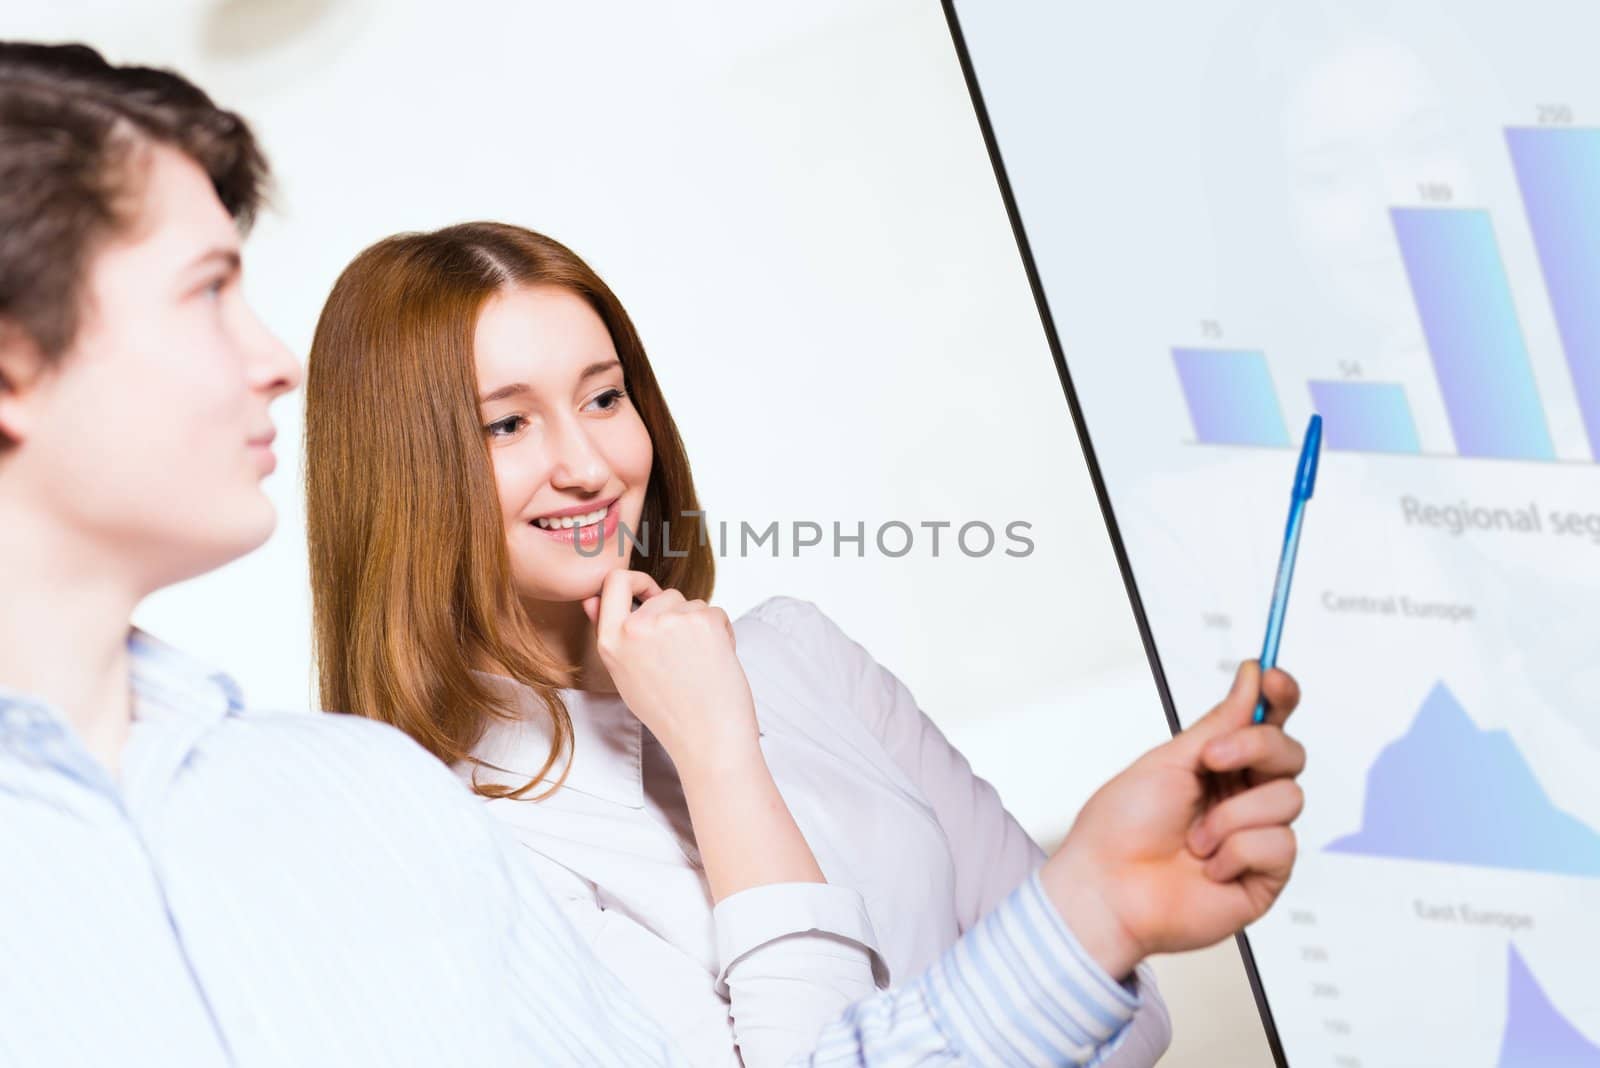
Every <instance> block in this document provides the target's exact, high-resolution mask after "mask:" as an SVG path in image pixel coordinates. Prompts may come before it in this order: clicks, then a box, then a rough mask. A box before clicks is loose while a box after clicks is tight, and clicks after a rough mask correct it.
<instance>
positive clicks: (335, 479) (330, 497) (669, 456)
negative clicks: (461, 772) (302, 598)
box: [305, 222, 715, 797]
mask: <svg viewBox="0 0 1600 1068" xmlns="http://www.w3.org/2000/svg"><path fill="white" fill-rule="evenodd" d="M516 285H555V286H561V287H563V288H566V289H568V290H571V291H572V292H574V293H577V294H578V295H579V296H582V297H583V298H584V299H585V300H587V301H588V302H589V304H590V306H591V307H593V308H594V310H595V312H596V313H597V314H598V315H599V316H600V318H601V320H602V321H603V322H604V323H605V325H606V329H607V330H608V331H609V332H610V334H611V340H612V343H613V344H614V345H615V346H616V350H617V356H618V358H619V359H620V360H621V361H622V371H623V379H624V384H625V388H626V390H627V392H628V395H629V398H630V400H631V402H632V403H633V404H634V406H635V407H636V408H637V410H638V412H639V415H640V417H641V419H642V420H643V422H644V425H645V428H646V430H647V431H648V432H649V434H650V442H651V446H652V448H653V451H654V462H653V465H652V467H651V471H650V481H649V484H648V486H647V488H646V493H645V502H644V510H643V514H642V515H641V517H640V520H641V523H640V526H641V530H642V531H645V532H650V533H651V537H650V538H649V539H648V540H649V543H650V549H651V551H650V552H649V553H645V552H643V551H641V548H640V547H639V546H638V545H636V546H635V547H634V550H633V554H632V558H631V560H630V562H629V567H630V568H633V569H635V570H640V571H644V572H647V573H648V574H649V575H650V576H651V577H652V578H654V579H655V580H656V582H657V583H658V584H660V586H661V587H662V588H663V589H665V588H668V587H671V588H675V589H677V590H679V591H680V592H682V593H683V595H684V596H685V597H687V598H690V599H693V598H708V597H709V596H710V592H711V587H712V583H713V578H714V568H715V565H714V560H713V557H712V553H711V548H710V544H709V542H710V539H709V538H707V537H705V534H704V528H703V519H701V518H695V517H692V516H691V515H689V513H693V512H695V511H697V510H698V507H699V506H698V504H697V503H696V500H695V492H694V482H693V479H692V478H691V477H690V473H689V462H688V458H687V457H686V456H685V454H684V449H683V442H682V440H681V439H680V438H679V436H678V430H677V427H676V425H675V424H674V423H673V421H672V416H671V414H670V413H669V412H668V410H667V405H666V401H665V400H664V399H663V398H662V396H661V390H660V388H659V387H658V386H657V384H656V379H655V375H654V373H653V372H652V371H651V369H650V363H649V361H648V360H647V359H646V357H645V351H644V346H643V345H642V344H641V343H640V341H639V336H638V334H637V332H636V331H635V330H634V328H633V323H632V322H631V321H630V320H629V318H628V313H627V312H626V311H624V310H623V307H622V304H621V302H620V301H618V300H617V298H616V296H615V295H614V294H613V293H612V292H611V290H610V288H608V287H607V286H606V284H605V283H604V282H603V281H601V279H600V277H599V275H597V274H596V273H595V272H594V271H593V270H592V269H591V268H590V267H589V266H588V265H587V264H586V263H584V262H583V260H581V259H579V258H578V256H577V255H576V254H574V253H573V252H572V251H571V250H570V249H568V248H567V247H566V246H564V245H562V244H560V243H559V242H557V241H554V240H552V239H550V238H548V237H545V236H543V235H541V234H536V233H534V232H532V231H530V230H525V229H522V228H521V227H516V226H510V225H506V224H503V223H492V222H477V223H464V224H461V225H458V226H449V227H445V228H444V229H442V230H435V231H433V232H431V233H409V234H398V235H396V236H394V237H390V238H387V239H385V240H383V241H380V242H378V243H377V244H375V245H373V246H371V247H370V248H368V249H366V250H365V251H364V252H362V253H361V254H360V255H359V256H357V257H356V258H355V260H354V261H353V262H352V263H351V264H350V266H348V267H346V268H345V270H344V272H343V273H342V274H341V275H340V276H339V280H338V281H337V282H336V283H335V284H334V287H333V292H332V293H331V294H330V295H329V297H328V302H327V304H326V305H325V306H324V307H323V309H322V316H321V318H320V319H319V320H318V322H317V330H316V336H315V338H314V339H313V341H312V343H311V355H310V358H309V360H308V364H309V366H308V370H307V377H306V418H305V457H306V526H307V530H308V536H309V541H310V556H311V593H312V613H313V617H314V624H315V635H314V640H315V654H316V659H317V675H318V685H319V689H320V691H321V694H320V696H321V701H322V707H323V708H326V709H329V710H332V711H336V712H350V713H355V714H357V715H362V716H368V717H370V718H372V719H377V720H382V721H383V722H385V723H389V724H392V725H394V726H396V727H399V728H400V729H401V730H403V731H405V732H406V733H407V734H409V735H411V737H412V738H414V739H416V740H417V741H418V742H420V743H421V744H422V745H423V746H424V747H425V748H426V749H428V751H429V752H431V753H433V754H434V755H435V756H437V757H439V758H440V759H441V760H443V761H445V762H446V763H448V764H456V763H458V762H460V761H463V760H472V757H471V750H472V748H473V746H475V745H476V744H477V742H478V740H479V738H480V737H481V736H482V734H483V730H484V728H485V727H486V726H487V725H488V722H489V719H490V717H507V716H512V715H515V711H514V710H513V709H510V708H508V707H505V706H503V705H502V704H501V703H500V702H499V701H498V700H497V699H496V697H495V696H494V693H493V692H492V690H491V689H490V688H489V687H487V686H485V685H484V684H483V682H482V681H481V680H479V679H478V678H476V677H475V676H474V675H473V674H472V670H473V669H474V668H482V667H483V666H484V665H486V664H488V665H494V670H496V671H498V672H501V673H504V674H506V675H509V676H510V677H511V678H514V679H516V680H517V681H519V682H522V683H524V684H526V685H528V686H530V687H532V688H533V690H534V691H535V692H536V693H538V694H539V696H540V697H541V699H542V700H543V702H544V704H545V708H546V710H547V712H548V714H549V716H550V719H551V722H552V724H553V725H554V730H553V732H552V742H551V746H550V752H549V754H548V755H547V757H546V759H545V762H544V766H543V767H541V768H540V769H539V771H538V773H537V774H536V775H535V776H534V777H533V778H532V779H531V780H530V781H529V782H527V783H525V784H523V785H522V786H520V787H518V788H515V789H513V788H510V787H501V786H487V785H483V784H475V789H477V790H478V792H479V793H481V794H483V795H484V796H488V797H527V796H530V793H529V792H530V791H531V790H532V789H533V788H534V787H535V786H536V785H538V784H539V783H540V782H543V781H545V780H546V779H548V778H549V776H550V773H551V771H552V769H553V768H555V766H556V765H557V763H558V762H559V761H560V760H561V756H562V753H563V752H564V751H565V750H567V749H568V748H569V747H570V745H571V741H572V722H571V719H570V718H569V716H568V714H567V709H566V706H565V704H564V703H563V702H562V700H561V695H560V693H559V689H560V688H561V687H565V686H571V685H572V683H573V681H574V678H575V673H576V665H571V664H566V663H563V662H561V661H559V660H558V659H557V658H556V657H555V655H554V654H553V653H552V652H551V651H550V650H549V649H548V648H547V647H546V646H545V644H544V643H543V642H542V641H540V640H539V638H538V636H537V634H536V632H535V631H534V629H533V627H532V624H531V623H530V621H529V619H528V617H527V615H526V613H525V612H524V611H523V608H522V605H521V602H520V601H519V599H518V597H517V593H516V590H515V588H514V586H513V583H512V577H511V563H510V558H509V554H508V552H507V549H506V536H505V525H504V522H503V520H502V517H501V514H500V506H499V499H498V497H497V495H496V490H495V482H494V473H493V467H492V465H491V462H490V458H489V451H488V442H487V440H486V438H485V435H484V431H483V427H482V425H481V423H480V421H479V418H480V417H479V413H478V401H477V398H478V384H477V374H476V371H475V365H474V361H473V348H472V345H473V335H474V331H475V330H476V327H477V321H478V315H479V312H480V310H481V309H482V307H483V305H484V303H485V301H487V300H488V298H489V297H490V296H492V295H493V294H494V293H496V292H497V291H499V290H500V289H502V288H504V287H507V286H516ZM664 520H665V521H670V523H669V525H665V526H664V525H663V521H664ZM663 530H670V532H671V542H672V551H671V552H670V553H669V552H665V551H663V546H662V545H661V544H660V542H661V541H662V538H661V537H660V532H662V531H663ZM564 778H565V774H564V772H563V774H562V775H561V776H560V777H559V778H557V779H556V780H555V781H554V782H552V783H551V784H550V786H549V788H548V789H547V790H545V791H544V792H543V793H540V794H539V795H537V796H539V797H543V796H547V795H548V793H549V792H550V791H553V790H554V789H555V788H556V787H557V786H559V785H560V782H561V780H562V779H564Z"/></svg>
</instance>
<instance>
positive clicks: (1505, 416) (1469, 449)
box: [1389, 208, 1555, 460]
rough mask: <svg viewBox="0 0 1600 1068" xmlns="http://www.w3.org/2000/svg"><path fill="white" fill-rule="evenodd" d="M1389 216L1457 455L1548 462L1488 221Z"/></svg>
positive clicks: (1461, 214)
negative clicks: (1453, 435)
mask: <svg viewBox="0 0 1600 1068" xmlns="http://www.w3.org/2000/svg"><path fill="white" fill-rule="evenodd" d="M1389 214H1390V216H1391V218H1392V219H1393V220H1394V229H1395V235H1396V237H1398V238H1399V241H1400V253H1401V256H1402V257H1403V258H1404V259H1405V264H1406V274H1407V275H1408V276H1410V279H1411V295H1412V297H1414V298H1415V300H1416V303H1417V314H1418V315H1419V316H1420V317H1421V319H1422V332H1423V333H1424V334H1425V335H1426V336H1427V339H1428V351H1429V352H1430V353H1431V354H1432V356H1433V369H1434V372H1435V373H1436V374H1437V375H1438V377H1439V389H1440V391H1441V392H1442V393H1443V394H1444V407H1445V412H1446V413H1447V414H1448V415H1449V417H1450V429H1451V430H1452V431H1453V432H1454V434H1455V439H1456V450H1457V451H1458V452H1460V453H1461V455H1462V456H1492V457H1500V458H1502V459H1511V460H1553V459H1555V449H1554V448H1553V447H1552V446H1551V444H1550V430H1549V428H1548V427H1547V426H1546V425H1545V421H1544V409H1543V408H1542V407H1541V406H1540V403H1539V391H1538V389H1537V388H1535V386H1534V384H1533V372H1532V371H1531V370H1530V369H1529V366H1528V346H1527V343H1526V342H1525V341H1523V339H1522V327H1521V326H1520V325H1519V324H1518V323H1517V309H1516V306H1515V305H1514V304H1513V303H1512V301H1511V284H1510V283H1509V282H1508V281H1507V279H1506V271H1505V267H1504V265H1502V264H1501V262H1500V250H1499V248H1498V246H1496V244H1495V240H1494V229H1493V227H1492V226H1491V225H1490V223H1489V213H1488V212H1486V211H1478V210H1466V209H1459V208H1391V209H1390V211H1389Z"/></svg>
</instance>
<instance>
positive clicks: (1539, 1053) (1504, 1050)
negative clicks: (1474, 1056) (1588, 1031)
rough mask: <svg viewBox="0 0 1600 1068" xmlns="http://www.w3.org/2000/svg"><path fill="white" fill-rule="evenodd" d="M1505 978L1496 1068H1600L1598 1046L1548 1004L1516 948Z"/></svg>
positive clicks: (1512, 949)
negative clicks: (1503, 1015)
mask: <svg viewBox="0 0 1600 1068" xmlns="http://www.w3.org/2000/svg"><path fill="white" fill-rule="evenodd" d="M1510 952H1511V963H1510V967H1509V968H1508V970H1507V978H1506V1031H1505V1037H1504V1038H1502V1039H1501V1040H1500V1059H1499V1060H1498V1061H1496V1062H1495V1064H1496V1065H1497V1066H1498V1068H1584V1066H1585V1065H1593V1066H1600V1046H1597V1045H1595V1044H1594V1043H1593V1042H1591V1041H1589V1039H1587V1038H1585V1037H1584V1035H1583V1034H1582V1032H1580V1031H1579V1030H1578V1029H1577V1028H1576V1027H1573V1026H1572V1024H1571V1022H1570V1021H1568V1020H1567V1018H1566V1017H1565V1016H1562V1015H1561V1013H1560V1012H1558V1011H1556V1007H1555V1006H1554V1005H1552V1004H1550V999H1549V998H1548V997H1546V996H1545V993H1544V988H1543V987H1541V986H1540V985H1539V981H1538V980H1537V979H1535V978H1534V977H1533V972H1532V971H1530V970H1529V969H1528V965H1527V963H1526V962H1525V961H1524V960H1523V959H1522V954H1520V953H1518V952H1517V947H1516V946H1514V945H1513V946H1512V947H1511V950H1510Z"/></svg>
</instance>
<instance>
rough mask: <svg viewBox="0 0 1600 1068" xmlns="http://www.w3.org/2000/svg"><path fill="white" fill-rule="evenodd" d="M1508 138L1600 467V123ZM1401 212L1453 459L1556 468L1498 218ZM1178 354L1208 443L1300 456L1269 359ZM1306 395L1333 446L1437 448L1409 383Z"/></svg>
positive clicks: (1251, 353)
mask: <svg viewBox="0 0 1600 1068" xmlns="http://www.w3.org/2000/svg"><path fill="white" fill-rule="evenodd" d="M1505 137H1506V144H1507V148H1508V150H1509V155H1510V162H1511V167H1512V169H1513V171H1514V172H1515V176H1516V180H1517V186H1518V188H1519V190H1520V192H1521V195H1522V207H1523V212H1524V215H1525V218H1526V221H1527V225H1528V230H1529V234H1530V236H1531V238H1532V241H1533V246H1534V249H1535V251H1536V254H1537V257H1538V261H1539V266H1540V269H1541V271H1542V274H1543V281H1544V289H1545V293H1546V295H1547V297H1548V300H1549V311H1550V313H1551V314H1552V315H1553V317H1554V319H1555V321H1556V326H1557V329H1558V332H1559V336H1560V339H1561V345H1562V348H1563V350H1564V356H1565V362H1566V367H1567V369H1568V371H1569V372H1570V376H1571V386H1572V390H1573V392H1574V394H1575V396H1576V400H1577V404H1578V407H1579V410H1580V412H1581V414H1582V418H1583V423H1584V428H1585V430H1586V432H1587V435H1588V443H1589V455H1588V457H1587V459H1588V460H1591V461H1592V460H1595V459H1600V128H1589V127H1571V126H1536V127H1508V128H1506V130H1505ZM1388 215H1389V223H1390V226H1391V229H1392V232H1393V235H1394V241H1395V245H1396V247H1397V249H1398V252H1399V255H1400V258H1401V261H1402V262H1403V264H1404V272H1405V277H1406V280H1407V282H1408V284H1409V286H1410V295H1411V299H1412V303H1413V306H1414V307H1415V309H1416V316H1417V320H1418V325H1419V326H1420V328H1421V333H1422V336H1423V339H1424V341H1425V344H1426V349H1427V352H1428V356H1429V358H1430V360H1431V364H1432V376H1433V381H1434V383H1435V384H1436V386H1437V389H1438V393H1439V399H1440V400H1441V401H1442V403H1443V406H1444V411H1445V413H1446V415H1447V417H1448V420H1449V430H1450V435H1451V437H1452V439H1453V449H1452V450H1451V451H1449V452H1448V453H1446V454H1447V455H1451V456H1456V457H1460V458H1462V459H1497V460H1523V461H1554V460H1556V459H1557V456H1556V451H1555V448H1554V446H1553V444H1552V440H1551V434H1550V429H1549V425H1548V421H1547V419H1546V412H1545V404H1544V400H1543V399H1542V398H1541V396H1540V393H1539V387H1538V384H1537V383H1536V382H1535V379H1534V374H1533V370H1532V365H1531V362H1530V359H1529V351H1528V344H1527V341H1526V339H1525V336H1524V332H1523V328H1522V325H1521V322H1520V319H1519V311H1518V308H1517V305H1516V300H1515V298H1514V295H1513V292H1512V287H1511V285H1510V282H1509V280H1508V277H1507V274H1506V268H1505V262H1504V258H1503V256H1502V252H1501V248H1500V244H1499V239H1498V238H1497V235H1496V232H1495V221H1494V219H1493V218H1492V217H1491V215H1490V212H1489V211H1487V210H1485V209H1482V208H1469V207H1453V206H1438V205H1428V206H1422V207H1391V208H1389V209H1388ZM1354 355H1359V354H1353V356H1354ZM1172 357H1173V360H1174V362H1175V364H1176V369H1177V374H1178V381H1179V385H1180V386H1181V388H1182V390H1183V396H1184V400H1185V403H1186V404H1187V406H1188V411H1189V416H1190V420H1191V422H1192V424H1193V427H1194V433H1195V441H1196V442H1197V443H1200V444H1205V445H1247V446H1261V447H1281V448H1287V447H1289V445H1290V441H1289V437H1288V434H1287V432H1286V431H1285V429H1284V427H1285V419H1284V415H1283V411H1282V406H1281V404H1280V399H1279V394H1278V392H1277V390H1276V388H1275V386H1274V383H1273V379H1272V373H1271V368H1270V364H1269V355H1268V353H1266V352H1264V351H1261V350H1245V349H1222V348H1193V347H1174V348H1173V349H1172ZM1351 362H1352V364H1355V363H1356V362H1358V361H1355V360H1352V361H1351ZM1306 386H1307V389H1308V390H1309V392H1310V395H1311V402H1312V407H1313V408H1314V409H1315V410H1316V411H1318V412H1320V413H1321V414H1322V416H1323V421H1324V424H1325V426H1326V433H1327V438H1326V444H1327V446H1328V447H1329V448H1330V449H1333V450H1337V451H1345V452H1361V453H1373V454H1400V455H1404V454H1412V455H1418V454H1422V453H1423V452H1424V450H1423V448H1422V444H1421V441H1420V440H1419V437H1418V433H1417V427H1416V421H1415V419H1414V418H1413V413H1412V407H1411V401H1410V400H1409V399H1408V397H1407V395H1406V391H1405V387H1404V386H1403V385H1401V384H1400V383H1396V382H1375V381H1366V380H1362V379H1360V378H1358V377H1354V376H1352V377H1351V378H1348V379H1345V380H1311V381H1308V382H1307V383H1306ZM1433 454H1434V455H1437V454H1439V450H1437V449H1436V450H1434V453H1433Z"/></svg>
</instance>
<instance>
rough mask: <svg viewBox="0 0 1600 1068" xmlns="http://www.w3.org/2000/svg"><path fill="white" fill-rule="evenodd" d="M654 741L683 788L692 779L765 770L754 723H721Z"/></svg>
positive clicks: (758, 735)
mask: <svg viewBox="0 0 1600 1068" xmlns="http://www.w3.org/2000/svg"><path fill="white" fill-rule="evenodd" d="M657 740H658V741H660V742H661V747H662V748H663V749H665V750H666V751H667V755H668V756H670V757H671V758H672V765H673V767H675V768H677V769H678V778H679V779H680V780H682V781H683V783H684V785H685V786H688V785H689V784H690V781H691V780H697V781H698V780H702V779H714V778H716V777H719V776H723V775H730V774H738V773H740V772H742V771H747V770H749V769H750V768H751V767H760V768H761V769H762V771H763V772H765V770H766V758H765V757H764V756H763V755H762V753H761V740H760V732H759V731H757V729H756V726H755V724H754V723H753V722H751V723H737V722H736V723H731V724H722V725H720V726H719V727H718V728H717V729H715V730H702V731H697V732H696V733H695V734H693V735H690V736H686V737H678V736H674V737H672V738H662V737H660V736H657Z"/></svg>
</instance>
